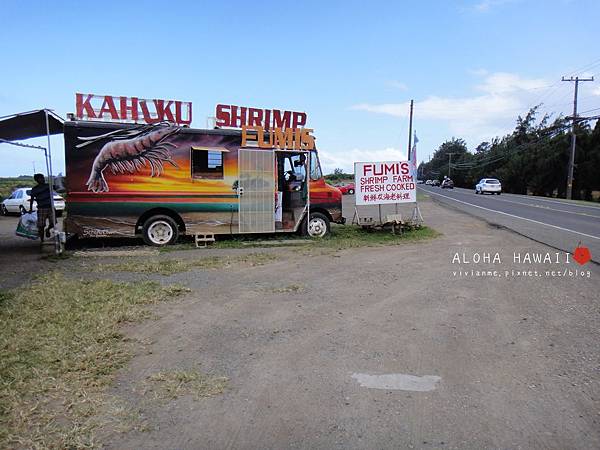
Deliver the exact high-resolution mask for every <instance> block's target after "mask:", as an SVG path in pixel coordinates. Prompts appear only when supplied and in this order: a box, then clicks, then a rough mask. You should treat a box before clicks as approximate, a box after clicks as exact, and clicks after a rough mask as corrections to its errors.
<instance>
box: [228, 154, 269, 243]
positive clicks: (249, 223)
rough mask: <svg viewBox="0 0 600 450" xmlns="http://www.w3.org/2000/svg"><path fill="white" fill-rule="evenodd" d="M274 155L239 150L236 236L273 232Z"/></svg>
mask: <svg viewBox="0 0 600 450" xmlns="http://www.w3.org/2000/svg"><path fill="white" fill-rule="evenodd" d="M274 155H275V153H274V152H272V151H265V150H248V149H239V151H238V180H239V181H238V187H237V194H238V199H239V207H238V211H239V232H240V233H272V232H274V231H275V214H274V211H275V208H274V202H275V158H274Z"/></svg>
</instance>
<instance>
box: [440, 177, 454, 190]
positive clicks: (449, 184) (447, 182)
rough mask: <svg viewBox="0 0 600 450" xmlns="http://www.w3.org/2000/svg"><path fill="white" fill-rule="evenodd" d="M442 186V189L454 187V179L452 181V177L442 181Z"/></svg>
mask: <svg viewBox="0 0 600 450" xmlns="http://www.w3.org/2000/svg"><path fill="white" fill-rule="evenodd" d="M441 187H442V189H454V181H452V180H451V179H450V178H446V179H445V180H444V181H442V185H441Z"/></svg>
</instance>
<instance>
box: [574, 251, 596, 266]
mask: <svg viewBox="0 0 600 450" xmlns="http://www.w3.org/2000/svg"><path fill="white" fill-rule="evenodd" d="M573 259H574V260H575V261H577V262H578V263H579V265H581V266H583V265H584V264H585V263H586V262H588V261H589V260H590V259H592V253H591V252H590V249H589V248H587V247H577V248H576V249H575V251H574V252H573Z"/></svg>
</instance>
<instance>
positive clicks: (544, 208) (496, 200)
mask: <svg viewBox="0 0 600 450" xmlns="http://www.w3.org/2000/svg"><path fill="white" fill-rule="evenodd" d="M494 201H495V202H498V201H500V202H506V203H514V204H515V205H521V206H530V207H532V208H541V209H542V210H548V211H558V212H564V213H569V214H577V215H578V216H587V217H593V218H595V219H600V216H594V215H593V214H588V213H584V212H575V211H567V210H566V209H556V208H550V207H549V206H544V205H536V204H534V203H522V202H515V201H512V200H506V199H505V198H496V199H494ZM559 203H560V202H559Z"/></svg>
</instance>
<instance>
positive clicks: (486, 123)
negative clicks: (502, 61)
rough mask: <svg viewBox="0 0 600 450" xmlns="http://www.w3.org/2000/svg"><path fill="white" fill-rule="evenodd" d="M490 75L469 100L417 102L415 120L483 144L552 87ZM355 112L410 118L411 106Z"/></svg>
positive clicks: (433, 98) (364, 107) (389, 105)
mask: <svg viewBox="0 0 600 450" xmlns="http://www.w3.org/2000/svg"><path fill="white" fill-rule="evenodd" d="M481 74H482V75H483V74H486V75H485V76H484V77H483V79H482V80H481V82H480V83H479V84H477V85H475V86H474V87H473V90H474V91H475V92H476V93H477V94H476V95H473V96H468V97H440V96H436V95H430V96H428V97H427V98H425V100H422V101H417V102H415V117H417V118H418V119H419V120H423V119H430V120H437V121H443V122H445V123H446V124H447V126H448V128H449V129H450V131H451V132H452V133H455V134H456V135H457V136H462V137H464V138H465V139H467V140H468V141H472V142H475V141H480V140H483V139H486V140H487V139H490V138H491V137H493V136H495V135H497V134H499V133H501V132H504V131H506V128H507V127H512V126H513V125H514V119H515V118H516V117H517V116H518V115H519V114H524V113H526V112H527V110H528V109H529V108H530V107H531V106H533V105H535V104H536V103H535V102H536V99H538V98H539V97H540V93H543V92H544V91H543V90H544V89H546V88H549V87H550V83H549V82H548V81H547V80H544V79H541V78H539V79H538V78H532V79H528V78H522V77H520V76H518V75H516V74H511V73H505V72H497V73H491V74H487V72H484V71H481ZM351 109H354V110H361V111H368V112H372V113H379V114H387V115H391V116H394V117H402V118H405V117H408V114H409V102H403V103H383V104H368V103H362V104H358V105H354V106H352V107H351Z"/></svg>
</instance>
